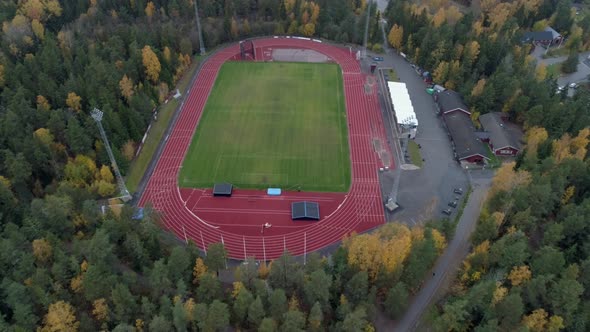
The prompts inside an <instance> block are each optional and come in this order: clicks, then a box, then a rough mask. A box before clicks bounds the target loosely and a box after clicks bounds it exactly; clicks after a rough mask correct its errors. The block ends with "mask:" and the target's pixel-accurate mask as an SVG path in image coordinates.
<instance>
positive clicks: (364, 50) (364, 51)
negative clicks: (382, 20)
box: [362, 0, 373, 59]
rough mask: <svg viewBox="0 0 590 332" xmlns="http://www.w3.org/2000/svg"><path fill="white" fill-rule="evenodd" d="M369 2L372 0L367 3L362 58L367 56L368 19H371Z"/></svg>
mask: <svg viewBox="0 0 590 332" xmlns="http://www.w3.org/2000/svg"><path fill="white" fill-rule="evenodd" d="M371 3H373V1H371V0H369V2H368V3H367V21H366V22H365V34H364V36H363V55H362V58H363V59H364V58H366V57H367V40H368V39H369V21H370V20H371Z"/></svg>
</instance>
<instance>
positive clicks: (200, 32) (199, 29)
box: [194, 0, 205, 55]
mask: <svg viewBox="0 0 590 332" xmlns="http://www.w3.org/2000/svg"><path fill="white" fill-rule="evenodd" d="M194 1H195V18H196V19H197V31H198V32H199V47H200V52H201V55H205V42H204V41H203V31H202V30H201V19H200V18H199V8H198V7H197V0H194Z"/></svg>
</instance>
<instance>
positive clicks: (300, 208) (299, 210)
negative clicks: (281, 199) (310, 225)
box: [291, 202, 320, 220]
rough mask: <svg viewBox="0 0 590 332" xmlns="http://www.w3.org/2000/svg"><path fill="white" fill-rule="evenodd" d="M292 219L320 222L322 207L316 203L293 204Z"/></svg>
mask: <svg viewBox="0 0 590 332" xmlns="http://www.w3.org/2000/svg"><path fill="white" fill-rule="evenodd" d="M291 219H293V220H320V205H319V204H318V203H316V202H295V203H291Z"/></svg>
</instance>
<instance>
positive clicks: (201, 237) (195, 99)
mask: <svg viewBox="0 0 590 332" xmlns="http://www.w3.org/2000/svg"><path fill="white" fill-rule="evenodd" d="M255 46H256V48H257V52H261V50H263V49H271V48H300V49H311V50H315V51H317V52H320V53H323V54H325V55H326V56H328V57H329V58H330V59H331V60H332V61H334V62H336V63H338V64H339V65H340V67H341V69H342V74H343V78H344V91H345V99H346V110H347V117H348V135H349V137H348V139H349V144H350V153H351V156H350V157H351V163H352V185H351V188H350V191H349V192H348V193H347V194H338V193H309V192H301V193H299V192H287V193H284V194H283V196H280V197H268V196H265V195H264V192H262V191H247V190H236V191H234V196H233V197H231V198H217V197H216V198H213V197H212V195H211V191H210V190H202V189H184V188H183V189H181V188H179V187H178V173H179V170H180V167H181V166H182V162H183V160H184V157H185V155H186V153H187V151H188V148H189V145H190V143H191V140H192V137H193V134H194V132H195V130H196V128H197V124H198V122H199V119H200V117H201V114H202V112H203V109H204V106H205V103H206V101H207V98H208V96H209V93H210V91H211V89H212V87H213V84H214V82H215V78H216V76H217V73H218V71H219V69H220V67H221V65H222V64H223V63H224V62H226V61H228V60H231V59H235V57H236V55H237V54H238V53H239V46H238V44H235V45H232V46H229V47H227V48H225V49H222V50H220V51H218V52H217V53H215V54H213V55H212V56H211V57H209V58H208V59H207V61H206V62H205V63H204V64H203V66H202V67H201V70H200V72H199V73H198V77H197V79H196V80H195V83H194V85H193V86H192V87H191V89H190V92H189V94H188V97H187V98H186V100H185V102H184V103H183V105H182V106H181V110H180V114H179V118H178V120H177V122H176V124H175V125H174V128H173V130H172V132H171V133H170V136H169V137H168V140H167V141H166V145H165V146H164V150H163V152H162V155H161V157H160V159H159V160H158V162H157V164H156V166H155V169H154V172H153V173H152V176H151V177H150V179H149V180H148V184H147V186H146V189H145V191H144V192H143V195H142V196H141V198H140V200H139V206H145V205H146V203H148V202H151V203H152V205H153V207H154V208H155V209H156V210H158V211H160V212H161V213H162V218H163V222H164V224H165V226H166V227H167V228H168V229H169V230H171V231H172V232H174V234H176V236H178V237H179V238H181V239H184V237H185V236H186V237H187V238H189V239H192V240H193V241H194V242H195V243H196V244H197V246H198V247H200V248H201V249H203V248H206V247H207V246H208V245H209V244H212V243H217V242H223V243H224V245H225V247H226V249H227V251H228V253H229V256H230V257H231V258H236V259H244V258H245V257H255V258H256V259H264V260H268V259H274V258H277V257H279V256H280V255H281V254H282V253H283V251H284V250H288V251H289V252H290V253H291V254H294V255H302V254H303V253H304V252H311V251H315V250H318V249H321V248H323V247H326V246H328V245H330V244H332V243H335V242H338V241H340V240H341V239H342V238H343V237H344V236H346V235H348V234H350V233H352V232H353V231H354V232H359V233H360V232H364V231H367V230H369V229H372V228H375V227H377V226H379V225H381V224H383V223H384V222H385V216H384V211H383V206H382V196H381V193H380V189H379V182H378V168H379V167H381V166H382V163H381V161H380V159H379V156H378V154H377V153H376V152H375V150H374V148H373V140H374V139H379V140H381V142H382V143H383V142H385V141H386V139H385V129H384V126H383V123H382V122H381V116H380V109H379V104H378V100H377V96H376V93H372V94H366V93H365V89H364V83H365V79H366V76H365V75H364V74H363V73H362V72H361V69H360V66H359V63H358V61H357V60H356V59H355V58H354V57H353V55H351V54H349V51H348V50H347V49H341V48H338V47H335V46H331V45H328V44H324V43H319V42H315V41H310V40H304V39H295V38H265V39H258V40H256V41H255ZM257 55H258V53H257ZM383 145H385V144H383ZM389 156H391V152H389ZM298 200H315V201H318V202H319V203H320V212H321V220H320V221H319V222H301V221H300V222H293V221H291V220H290V202H292V201H298ZM265 222H269V223H271V224H272V225H273V226H272V227H271V228H268V229H266V230H264V233H262V224H264V223H265Z"/></svg>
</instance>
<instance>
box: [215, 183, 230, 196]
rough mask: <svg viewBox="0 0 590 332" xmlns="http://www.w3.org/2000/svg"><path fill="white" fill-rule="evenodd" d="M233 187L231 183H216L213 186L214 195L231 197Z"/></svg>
mask: <svg viewBox="0 0 590 332" xmlns="http://www.w3.org/2000/svg"><path fill="white" fill-rule="evenodd" d="M232 189H233V185H231V184H230V183H216V184H215V185H214V186H213V195H230V194H231V192H232Z"/></svg>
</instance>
